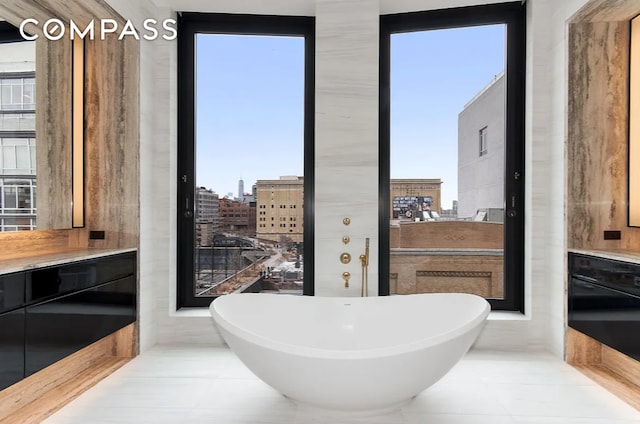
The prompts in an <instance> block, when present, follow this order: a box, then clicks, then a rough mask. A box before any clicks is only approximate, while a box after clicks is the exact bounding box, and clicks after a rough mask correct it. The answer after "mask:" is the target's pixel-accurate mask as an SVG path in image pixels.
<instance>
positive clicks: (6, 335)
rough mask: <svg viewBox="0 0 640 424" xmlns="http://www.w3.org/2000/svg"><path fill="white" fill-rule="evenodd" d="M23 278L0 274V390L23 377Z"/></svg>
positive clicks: (22, 276) (23, 276) (24, 276)
mask: <svg viewBox="0 0 640 424" xmlns="http://www.w3.org/2000/svg"><path fill="white" fill-rule="evenodd" d="M25 279H26V275H25V273H14V274H8V275H0V390H2V389H4V388H5V387H7V386H10V385H12V384H13V383H15V382H17V381H20V380H21V379H22V378H23V377H24V323H25V319H24V314H25V310H24V305H25Z"/></svg>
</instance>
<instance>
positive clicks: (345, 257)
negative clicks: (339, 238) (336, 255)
mask: <svg viewBox="0 0 640 424" xmlns="http://www.w3.org/2000/svg"><path fill="white" fill-rule="evenodd" d="M340 262H342V263H343V264H345V265H346V264H348V263H349V262H351V255H350V254H348V253H347V252H344V253H341V254H340Z"/></svg>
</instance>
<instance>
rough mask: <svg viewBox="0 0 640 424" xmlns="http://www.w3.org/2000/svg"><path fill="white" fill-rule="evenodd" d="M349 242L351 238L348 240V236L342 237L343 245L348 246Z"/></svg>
mask: <svg viewBox="0 0 640 424" xmlns="http://www.w3.org/2000/svg"><path fill="white" fill-rule="evenodd" d="M350 241H351V238H349V236H344V237H342V242H343V243H344V244H349V242H350Z"/></svg>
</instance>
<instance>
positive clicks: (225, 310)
mask: <svg viewBox="0 0 640 424" xmlns="http://www.w3.org/2000/svg"><path fill="white" fill-rule="evenodd" d="M209 309H210V311H211V316H212V317H213V319H214V321H215V322H216V324H217V325H218V328H219V329H220V330H221V333H222V335H223V337H224V339H225V340H226V342H227V343H228V344H229V347H231V349H232V350H233V351H234V352H235V353H236V355H237V356H238V358H240V360H241V361H242V362H244V364H245V365H246V366H247V367H248V368H249V369H250V370H251V371H253V372H254V373H255V374H256V375H257V376H258V377H259V378H261V379H262V380H263V381H264V382H266V383H267V384H269V385H270V386H272V387H273V388H275V389H276V390H278V391H279V392H280V393H282V394H284V395H285V396H287V397H289V398H291V399H294V400H296V401H299V402H302V403H304V404H308V405H311V406H314V407H318V408H323V409H328V410H341V411H381V410H387V409H393V408H396V407H398V406H401V405H402V404H403V403H405V402H407V401H408V400H410V399H411V398H413V397H414V396H415V395H417V394H418V393H420V392H421V391H423V390H424V389H426V388H427V387H429V386H431V385H432V384H433V383H435V382H436V381H438V380H439V379H440V378H441V377H442V376H444V375H445V374H446V373H447V372H448V371H449V370H450V369H451V368H452V367H453V366H454V365H455V364H456V363H457V362H458V361H459V360H460V358H462V356H463V355H464V354H465V353H466V352H467V350H468V349H469V347H471V345H472V344H473V342H474V341H475V339H476V337H477V336H478V334H479V333H480V330H481V329H482V325H483V323H484V322H485V319H486V317H487V315H488V314H489V311H490V306H489V303H488V302H487V301H486V300H484V299H483V298H481V297H478V296H475V295H469V294H414V295H404V296H381V297H365V298H354V297H312V296H289V295H277V294H233V295H227V296H221V297H218V298H217V299H216V300H214V301H213V302H212V303H211V306H210V308H209Z"/></svg>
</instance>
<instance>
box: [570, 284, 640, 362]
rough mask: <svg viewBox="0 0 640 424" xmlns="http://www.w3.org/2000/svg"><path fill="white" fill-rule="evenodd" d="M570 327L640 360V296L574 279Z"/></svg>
mask: <svg viewBox="0 0 640 424" xmlns="http://www.w3.org/2000/svg"><path fill="white" fill-rule="evenodd" d="M569 326H570V327H571V328H574V329H576V330H578V331H580V332H582V333H584V334H586V335H588V336H589V337H592V338H594V339H596V340H598V341H599V342H601V343H604V344H605V345H607V346H609V347H612V348H614V349H616V350H618V351H620V352H622V353H624V354H626V355H628V356H630V357H632V358H635V359H637V360H640V337H638V334H640V297H638V296H634V295H631V294H627V293H623V292H621V291H618V290H614V289H611V288H609V287H605V286H602V285H599V284H595V283H593V282H591V281H584V280H581V279H579V278H575V277H574V278H571V279H570V284H569Z"/></svg>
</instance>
